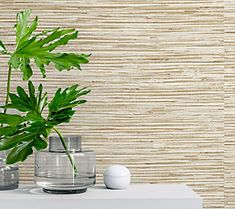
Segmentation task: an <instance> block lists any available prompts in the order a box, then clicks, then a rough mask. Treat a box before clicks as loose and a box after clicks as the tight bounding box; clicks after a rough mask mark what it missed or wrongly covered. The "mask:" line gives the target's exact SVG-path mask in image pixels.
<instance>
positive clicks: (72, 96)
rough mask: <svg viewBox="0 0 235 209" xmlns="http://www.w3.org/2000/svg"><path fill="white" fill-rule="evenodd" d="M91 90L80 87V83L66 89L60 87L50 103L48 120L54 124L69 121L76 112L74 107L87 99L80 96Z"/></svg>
mask: <svg viewBox="0 0 235 209" xmlns="http://www.w3.org/2000/svg"><path fill="white" fill-rule="evenodd" d="M89 92H90V90H87V89H86V88H82V89H78V85H73V86H71V87H68V88H66V89H65V90H63V91H62V90H61V89H58V90H57V92H56V93H55V96H54V97H53V99H52V101H51V102H50V103H49V105H48V107H49V115H48V120H49V121H50V123H52V124H53V125H57V124H60V123H64V122H69V121H70V119H71V117H72V116H73V114H74V112H75V111H74V110H73V109H72V108H73V107H76V106H78V105H80V104H83V103H85V102H86V100H78V98H79V97H80V96H83V95H86V94H88V93H89Z"/></svg>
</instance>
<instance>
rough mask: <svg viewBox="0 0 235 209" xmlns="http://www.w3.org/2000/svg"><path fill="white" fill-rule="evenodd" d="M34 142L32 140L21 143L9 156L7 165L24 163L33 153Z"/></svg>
mask: <svg viewBox="0 0 235 209" xmlns="http://www.w3.org/2000/svg"><path fill="white" fill-rule="evenodd" d="M33 143H34V140H33V139H32V140H30V141H27V142H21V143H19V144H17V145H16V146H15V147H14V148H13V149H12V150H11V151H10V153H9V154H8V155H7V159H6V163H7V164H13V163H16V162H19V161H24V160H25V159H26V158H27V156H28V155H31V154H32V153H33V149H32V146H33Z"/></svg>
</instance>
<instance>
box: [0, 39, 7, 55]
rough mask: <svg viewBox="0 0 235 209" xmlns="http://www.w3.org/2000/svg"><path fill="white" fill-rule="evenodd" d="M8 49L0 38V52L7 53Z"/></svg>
mask: <svg viewBox="0 0 235 209" xmlns="http://www.w3.org/2000/svg"><path fill="white" fill-rule="evenodd" d="M7 53H8V51H7V49H6V47H5V46H4V44H3V42H2V41H1V40H0V54H7Z"/></svg>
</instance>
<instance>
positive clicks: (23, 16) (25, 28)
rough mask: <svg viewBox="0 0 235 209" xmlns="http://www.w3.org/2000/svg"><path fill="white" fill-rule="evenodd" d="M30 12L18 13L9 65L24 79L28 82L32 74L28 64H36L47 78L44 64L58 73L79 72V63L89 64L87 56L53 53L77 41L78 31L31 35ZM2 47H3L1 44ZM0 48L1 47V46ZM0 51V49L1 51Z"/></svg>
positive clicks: (53, 31)
mask: <svg viewBox="0 0 235 209" xmlns="http://www.w3.org/2000/svg"><path fill="white" fill-rule="evenodd" d="M30 14H31V11H30V10H26V11H23V12H20V13H18V14H17V23H16V26H15V29H16V43H17V47H16V50H15V51H14V52H13V53H12V55H11V58H10V60H9V64H10V65H11V66H12V67H13V68H15V69H18V68H20V70H21V71H22V72H23V79H24V80H28V79H29V78H30V77H31V76H32V75H33V71H32V67H31V65H30V61H31V60H32V61H33V62H35V64H36V66H37V67H38V68H39V70H40V71H41V73H42V75H43V77H45V76H46V69H45V65H48V64H50V63H53V64H54V66H55V68H56V69H58V70H60V71H61V70H70V69H72V68H74V69H79V70H80V64H83V63H84V64H85V63H88V62H89V59H88V58H89V56H90V55H86V54H76V53H58V52H57V53H52V51H53V50H54V49H56V48H57V47H59V46H62V45H66V44H67V43H68V42H69V41H70V40H73V39H77V36H78V31H76V30H75V29H61V28H56V29H53V30H47V31H43V32H42V33H39V34H36V35H35V34H33V33H34V32H35V31H36V28H37V25H38V18H37V17H36V18H35V19H34V20H33V21H32V23H31V24H30V23H29V16H30ZM3 46H4V45H3ZM0 47H1V44H0ZM0 51H1V48H0Z"/></svg>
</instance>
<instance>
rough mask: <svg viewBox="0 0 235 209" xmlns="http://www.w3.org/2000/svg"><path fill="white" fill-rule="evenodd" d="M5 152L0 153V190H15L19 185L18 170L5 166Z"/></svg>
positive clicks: (14, 166)
mask: <svg viewBox="0 0 235 209" xmlns="http://www.w3.org/2000/svg"><path fill="white" fill-rule="evenodd" d="M5 160H6V151H1V152H0V190H10V189H17V188H18V185H19V168H18V166H17V165H6V163H5Z"/></svg>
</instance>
